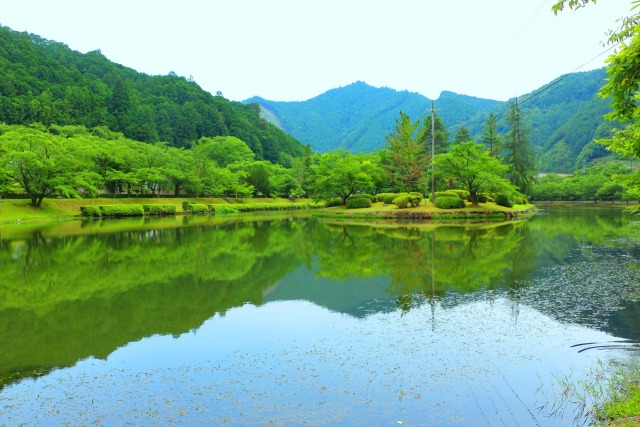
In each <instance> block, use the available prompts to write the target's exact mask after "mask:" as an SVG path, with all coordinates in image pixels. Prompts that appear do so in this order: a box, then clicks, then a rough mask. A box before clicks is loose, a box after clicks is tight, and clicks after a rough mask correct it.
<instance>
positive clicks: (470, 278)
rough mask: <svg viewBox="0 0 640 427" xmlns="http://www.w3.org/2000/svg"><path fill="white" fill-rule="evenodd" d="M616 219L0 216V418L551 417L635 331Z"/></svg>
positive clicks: (569, 416) (631, 245)
mask: <svg viewBox="0 0 640 427" xmlns="http://www.w3.org/2000/svg"><path fill="white" fill-rule="evenodd" d="M636 236H638V226H637V224H635V223H634V222H633V219H632V218H631V217H627V216H625V215H624V214H623V213H622V212H621V210H616V209H572V210H553V209H549V210H546V211H543V212H542V213H541V214H540V215H536V216H535V217H534V218H532V219H531V220H529V221H527V222H521V223H510V224H476V225H470V226H441V225H439V226H432V225H405V226H402V227H392V226H388V225H348V224H342V223H331V222H327V221H318V220H316V219H313V218H309V217H308V215H305V214H293V215H289V214H285V215H282V214H278V215H267V216H251V217H249V216H230V217H226V218H224V219H223V218H209V217H194V218H187V217H185V218H182V217H178V218H171V219H161V220H158V221H149V220H138V219H136V220H133V221H131V220H127V221H115V222H114V221H93V222H89V223H77V222H70V223H63V224H48V225H37V226H7V227H2V228H1V229H0V277H2V282H1V283H0V342H2V343H3V351H2V352H1V353H0V425H5V424H6V425H19V424H26V425H34V424H35V425H37V424H41V425H79V424H96V425H158V424H175V425H245V424H253V425H302V424H304V425H433V424H441V425H465V426H467V425H471V426H476V425H477V426H484V425H491V426H494V425H506V426H514V425H522V426H525V425H527V426H528V425H539V426H562V425H573V424H574V419H573V413H572V412H571V410H570V409H569V410H568V411H565V412H564V413H562V414H559V415H556V416H553V417H551V416H549V414H548V413H549V408H550V406H544V405H545V404H548V403H549V400H551V398H552V397H553V393H554V387H553V383H554V380H555V379H556V378H558V377H559V376H563V375H572V376H574V377H577V378H580V377H581V376H584V375H587V374H588V372H589V369H590V367H592V366H593V365H594V363H596V362H597V360H609V359H613V358H626V357H629V355H632V354H634V352H633V350H634V349H636V348H637V347H636V343H638V341H640V328H639V327H638V326H637V325H639V324H640V322H639V321H640V319H639V314H640V304H638V300H639V298H638V297H639V294H640V291H639V290H638V277H639V273H638V269H637V266H638V257H639V256H640V251H639V250H638V241H640V240H639V239H638V238H636Z"/></svg>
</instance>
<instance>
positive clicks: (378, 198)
mask: <svg viewBox="0 0 640 427" xmlns="http://www.w3.org/2000/svg"><path fill="white" fill-rule="evenodd" d="M392 194H395V193H379V194H377V195H376V202H384V198H385V197H387V196H389V195H392Z"/></svg>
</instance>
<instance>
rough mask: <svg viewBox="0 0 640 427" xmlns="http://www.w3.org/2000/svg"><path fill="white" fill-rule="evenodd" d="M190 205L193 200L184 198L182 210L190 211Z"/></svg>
mask: <svg viewBox="0 0 640 427" xmlns="http://www.w3.org/2000/svg"><path fill="white" fill-rule="evenodd" d="M189 206H191V202H190V201H188V200H184V201H183V202H182V210H183V211H188V210H189Z"/></svg>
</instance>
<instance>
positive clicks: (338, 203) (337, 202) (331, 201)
mask: <svg viewBox="0 0 640 427" xmlns="http://www.w3.org/2000/svg"><path fill="white" fill-rule="evenodd" d="M334 206H342V199H341V198H340V197H334V198H333V199H329V200H327V202H326V203H325V204H324V207H325V208H332V207H334Z"/></svg>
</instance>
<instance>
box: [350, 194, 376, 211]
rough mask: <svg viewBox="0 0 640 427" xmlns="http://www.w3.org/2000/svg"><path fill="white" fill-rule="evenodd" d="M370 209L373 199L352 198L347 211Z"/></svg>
mask: <svg viewBox="0 0 640 427" xmlns="http://www.w3.org/2000/svg"><path fill="white" fill-rule="evenodd" d="M370 207H371V199H369V198H367V197H356V198H353V197H351V198H350V199H349V200H347V209H362V208H370Z"/></svg>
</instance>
